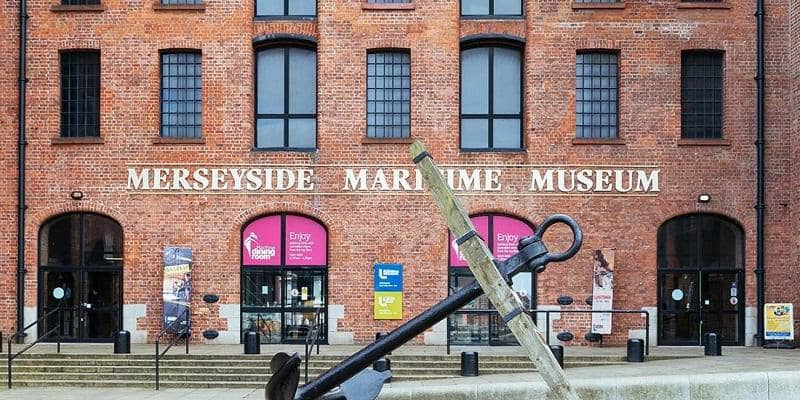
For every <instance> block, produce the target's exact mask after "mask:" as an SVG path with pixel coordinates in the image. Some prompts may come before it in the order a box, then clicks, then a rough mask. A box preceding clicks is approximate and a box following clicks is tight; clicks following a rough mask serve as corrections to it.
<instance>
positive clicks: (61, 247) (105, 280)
mask: <svg viewBox="0 0 800 400" xmlns="http://www.w3.org/2000/svg"><path fill="white" fill-rule="evenodd" d="M122 261H123V254H122V227H121V226H120V225H119V224H118V223H117V222H116V221H114V220H113V219H111V218H108V217H105V216H102V215H99V214H91V213H70V214H63V215H59V216H57V217H55V218H53V219H51V220H49V221H47V222H46V223H45V224H43V225H42V228H41V229H40V231H39V271H38V281H39V299H40V301H39V315H45V314H47V313H48V312H50V311H52V310H55V309H58V308H59V307H61V309H62V310H63V317H62V324H61V325H62V327H61V336H62V337H63V338H64V339H65V340H67V341H97V342H102V341H110V340H111V338H112V335H113V334H114V332H116V331H117V330H119V329H120V328H121V326H120V323H121V315H122ZM57 323H58V317H57V316H56V315H53V316H51V317H49V318H47V319H46V320H45V323H44V324H43V325H42V326H40V332H39V333H40V334H42V333H44V332H47V331H49V330H51V329H52V328H55V327H56V325H57Z"/></svg>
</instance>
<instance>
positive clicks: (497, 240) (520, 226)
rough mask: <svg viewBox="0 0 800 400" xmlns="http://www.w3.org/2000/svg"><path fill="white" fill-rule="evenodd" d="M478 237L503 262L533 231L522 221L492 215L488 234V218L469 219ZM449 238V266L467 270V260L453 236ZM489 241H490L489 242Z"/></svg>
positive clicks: (485, 216) (483, 216)
mask: <svg viewBox="0 0 800 400" xmlns="http://www.w3.org/2000/svg"><path fill="white" fill-rule="evenodd" d="M470 220H471V221H472V225H474V226H475V230H476V231H477V232H478V235H480V237H481V238H482V239H483V240H484V242H486V244H487V246H488V245H491V246H492V247H491V251H492V254H493V255H494V256H495V258H497V259H499V260H505V259H507V258H509V257H511V256H513V255H514V254H517V252H519V250H517V245H518V244H519V241H520V239H522V238H524V237H526V236H531V235H533V229H531V227H530V226H529V225H528V224H526V223H525V222H524V221H522V220H519V219H515V218H511V217H507V216H504V215H493V216H492V226H491V232H489V216H487V215H481V216H477V217H472V218H470ZM449 238H450V266H452V267H460V268H468V267H469V265H467V260H466V259H465V258H464V255H463V254H461V251H460V250H459V248H458V244H456V239H455V238H454V237H453V235H452V234H451V235H449ZM490 240H491V241H490Z"/></svg>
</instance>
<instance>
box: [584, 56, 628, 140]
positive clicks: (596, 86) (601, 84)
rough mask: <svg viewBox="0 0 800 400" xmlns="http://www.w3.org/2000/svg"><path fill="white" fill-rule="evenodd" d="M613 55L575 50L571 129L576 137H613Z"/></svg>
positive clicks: (615, 85) (614, 91)
mask: <svg viewBox="0 0 800 400" xmlns="http://www.w3.org/2000/svg"><path fill="white" fill-rule="evenodd" d="M617 58H618V57H617V55H616V54H613V53H579V54H577V56H576V65H575V84H576V86H575V125H576V127H575V132H576V136H577V137H579V138H605V139H608V138H615V137H617V90H618V89H617V86H618V85H617V81H618V70H617Z"/></svg>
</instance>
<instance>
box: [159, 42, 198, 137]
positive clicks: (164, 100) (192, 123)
mask: <svg viewBox="0 0 800 400" xmlns="http://www.w3.org/2000/svg"><path fill="white" fill-rule="evenodd" d="M201 99H202V79H201V56H200V54H199V53H165V54H162V55H161V136H164V137H200V121H201V111H202V110H201V105H202V103H201Z"/></svg>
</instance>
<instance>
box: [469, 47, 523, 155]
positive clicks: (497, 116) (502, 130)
mask: <svg viewBox="0 0 800 400" xmlns="http://www.w3.org/2000/svg"><path fill="white" fill-rule="evenodd" d="M522 58H523V53H522V49H521V43H517V42H513V41H509V40H502V41H497V40H495V41H483V40H478V39H476V40H474V41H472V40H468V41H465V43H464V44H463V45H462V49H461V149H462V150H478V151H480V150H483V151H487V150H488V151H502V150H519V149H521V148H522Z"/></svg>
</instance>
